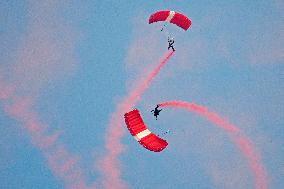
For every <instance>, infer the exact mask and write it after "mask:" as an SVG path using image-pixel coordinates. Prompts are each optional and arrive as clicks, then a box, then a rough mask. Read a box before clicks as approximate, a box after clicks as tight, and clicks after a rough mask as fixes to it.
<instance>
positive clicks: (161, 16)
mask: <svg viewBox="0 0 284 189" xmlns="http://www.w3.org/2000/svg"><path fill="white" fill-rule="evenodd" d="M158 21H165V22H169V23H173V24H175V25H177V26H179V27H181V28H182V29H184V30H187V29H188V28H189V27H190V25H191V21H190V20H189V18H187V17H186V16H185V15H183V14H181V13H178V12H175V11H169V10H162V11H158V12H156V13H154V14H152V15H151V16H150V18H149V24H152V23H153V22H158Z"/></svg>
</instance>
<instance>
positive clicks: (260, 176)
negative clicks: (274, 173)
mask: <svg viewBox="0 0 284 189" xmlns="http://www.w3.org/2000/svg"><path fill="white" fill-rule="evenodd" d="M159 105H160V106H161V107H166V106H171V107H175V108H182V109H186V110H188V111H190V112H195V113H197V114H199V115H200V116H202V117H205V118H206V119H207V120H208V121H210V122H212V123H214V124H215V125H217V126H218V127H220V128H221V129H223V130H224V131H225V132H226V133H227V134H229V136H230V138H231V140H232V141H233V143H234V144H235V145H236V146H237V147H238V148H239V149H240V151H241V152H242V154H243V155H244V156H245V158H246V159H247V161H248V163H249V167H250V169H251V170H252V173H253V176H254V179H255V188H256V189H267V185H268V184H267V181H266V174H265V171H264V168H263V166H262V165H261V162H260V157H259V156H258V154H256V152H255V150H254V149H253V146H252V144H251V142H250V140H249V139H248V138H247V137H245V136H243V135H242V134H241V132H240V130H239V129H238V128H237V127H235V126H234V125H232V124H231V123H229V122H228V121H226V120H224V119H223V118H221V117H220V116H219V115H218V114H216V113H213V112H209V111H208V110H207V108H206V107H203V106H200V105H197V104H194V103H188V102H181V101H171V102H163V103H160V104H159Z"/></svg>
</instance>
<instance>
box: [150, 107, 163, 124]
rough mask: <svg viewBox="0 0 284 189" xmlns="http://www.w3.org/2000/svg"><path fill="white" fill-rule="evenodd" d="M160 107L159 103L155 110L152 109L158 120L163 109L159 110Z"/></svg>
mask: <svg viewBox="0 0 284 189" xmlns="http://www.w3.org/2000/svg"><path fill="white" fill-rule="evenodd" d="M158 108H159V105H157V106H156V108H155V109H154V110H151V112H153V114H154V116H155V117H156V120H157V117H158V115H159V114H160V111H162V109H160V110H159V109H158Z"/></svg>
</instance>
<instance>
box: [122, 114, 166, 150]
mask: <svg viewBox="0 0 284 189" xmlns="http://www.w3.org/2000/svg"><path fill="white" fill-rule="evenodd" d="M124 118H125V123H126V126H127V128H128V130H129V132H130V133H131V135H132V136H133V137H134V138H135V139H136V140H137V141H138V142H139V143H140V144H141V145H143V146H144V148H146V149H148V150H151V151H154V152H160V151H162V150H163V149H165V148H166V147H167V145H168V143H167V141H165V140H164V139H162V138H160V137H158V136H157V135H155V134H153V133H152V132H151V131H149V130H148V128H147V127H146V125H145V124H144V122H143V120H142V118H141V116H140V113H139V111H138V110H137V109H134V110H132V111H130V112H128V113H126V114H124Z"/></svg>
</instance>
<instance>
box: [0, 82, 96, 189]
mask: <svg viewBox="0 0 284 189" xmlns="http://www.w3.org/2000/svg"><path fill="white" fill-rule="evenodd" d="M0 102H1V104H0V105H2V106H3V110H4V112H5V113H7V115H9V116H11V118H13V119H15V120H17V121H18V122H19V123H20V124H21V125H22V126H23V129H24V130H25V131H26V132H27V133H28V134H29V136H30V138H31V141H32V143H33V145H34V146H35V147H37V148H38V149H39V150H40V151H41V152H42V154H43V156H44V158H45V159H46V161H47V164H48V167H49V168H50V169H51V171H52V172H53V174H54V175H55V176H56V177H57V178H59V179H60V180H61V181H63V183H64V185H65V186H66V188H69V189H87V188H89V187H88V186H87V185H86V183H85V177H84V175H83V173H82V170H81V167H80V166H79V163H78V159H79V158H78V157H76V156H74V155H71V154H70V153H69V152H68V151H67V150H66V148H65V146H64V144H63V143H62V142H60V141H59V140H58V138H59V134H60V132H59V131H54V132H53V133H52V132H51V131H50V130H49V128H48V125H46V124H44V123H42V122H41V121H40V120H39V116H38V114H37V113H36V112H34V111H32V105H33V104H32V99H30V98H25V97H20V96H18V95H17V94H16V86H14V85H8V84H6V83H4V82H3V81H1V80H0ZM92 188H93V187H92Z"/></svg>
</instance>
